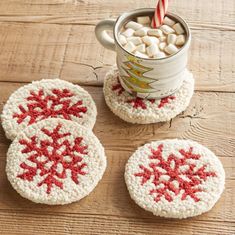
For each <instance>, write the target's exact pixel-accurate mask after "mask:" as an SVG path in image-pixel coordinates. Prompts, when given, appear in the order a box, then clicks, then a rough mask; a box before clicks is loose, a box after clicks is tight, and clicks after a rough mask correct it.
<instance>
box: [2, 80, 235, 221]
mask: <svg viewBox="0 0 235 235" xmlns="http://www.w3.org/2000/svg"><path fill="white" fill-rule="evenodd" d="M20 85H21V84H18V83H14V84H13V83H1V87H2V94H1V97H0V104H1V106H0V110H1V109H2V105H3V103H5V101H6V99H7V97H8V96H9V95H10V93H11V92H12V91H13V90H15V89H16V88H17V87H19V86H20ZM85 88H86V89H87V90H88V91H89V92H90V93H91V95H92V96H93V97H94V99H95V102H96V104H97V108H98V113H99V114H98V119H97V123H96V126H95V129H94V132H95V134H96V135H97V136H98V137H99V139H100V140H101V142H102V143H103V144H104V147H105V149H106V155H107V157H108V168H107V171H106V173H105V176H104V178H103V180H102V181H101V183H100V184H99V185H98V186H97V188H96V190H95V191H94V192H92V193H91V195H89V196H88V197H86V198H84V199H83V200H81V201H80V202H79V203H73V204H71V205H67V206H55V207H50V206H45V205H37V204H34V203H32V202H29V201H28V200H26V199H23V198H21V197H20V196H19V195H18V194H17V193H16V192H15V191H14V190H13V189H12V187H11V186H10V184H9V183H8V182H7V179H6V175H5V172H4V169H5V157H6V151H7V148H8V145H9V141H6V139H5V137H4V133H3V131H2V130H1V131H0V143H1V144H0V188H2V189H4V190H2V191H0V208H1V209H12V210H14V211H18V210H24V211H28V212H32V211H38V212H39V211H40V212H55V213H56V212H60V213H63V212H66V213H68V212H72V213H77V212H78V211H79V213H85V214H105V215H107V214H108V215H115V216H127V217H138V216H139V217H141V218H152V215H151V214H150V213H147V212H145V211H144V210H142V209H141V208H139V207H138V206H137V205H136V204H135V203H134V202H132V200H131V199H130V197H129V195H128V192H127V189H126V186H125V183H124V178H123V173H124V166H125V163H126V161H127V159H128V158H129V156H130V155H131V154H132V152H133V151H134V150H135V149H136V148H137V147H138V146H141V145H143V144H145V143H146V142H149V141H150V140H158V139H166V138H191V139H193V140H196V141H199V142H200V143H202V144H204V145H205V146H208V147H209V148H210V149H211V150H212V151H214V152H215V153H216V154H217V155H218V156H219V157H220V159H221V161H222V162H223V164H224V167H225V171H226V190H225V192H224V194H223V196H222V198H221V199H220V201H219V202H218V203H217V204H216V206H215V207H214V208H213V209H212V210H211V211H210V212H209V213H207V214H204V215H202V216H200V217H198V218H200V220H206V221H209V220H216V221H228V222H232V221H234V220H235V214H234V212H233V208H232V207H231V205H233V204H234V203H235V194H234V193H233V190H234V187H235V181H234V179H235V175H234V170H235V169H234V168H235V160H234V158H232V156H233V153H234V151H235V142H234V138H233V133H234V131H235V130H234V128H235V113H234V112H233V111H231V110H235V109H234V105H235V94H233V93H231V94H230V93H210V92H196V94H195V95H194V97H193V100H192V102H191V105H190V107H189V108H188V110H187V111H186V112H185V113H183V114H181V115H180V116H179V117H177V118H175V119H174V120H172V122H171V123H169V122H167V123H161V124H152V125H132V124H128V123H125V122H123V121H121V120H120V119H119V118H117V117H115V116H114V115H113V114H112V113H111V112H110V110H109V109H108V108H107V106H106V105H105V102H104V99H103V94H102V88H101V87H85ZM225 114H226V115H225ZM16 202H17V203H16Z"/></svg>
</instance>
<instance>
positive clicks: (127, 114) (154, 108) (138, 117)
mask: <svg viewBox="0 0 235 235" xmlns="http://www.w3.org/2000/svg"><path fill="white" fill-rule="evenodd" d="M118 76H119V74H118V71H117V69H116V68H113V69H112V70H111V71H110V72H109V73H108V74H107V75H106V78H105V80H104V89H103V92H104V97H105V101H106V103H107V105H108V107H109V108H110V109H111V111H112V112H113V113H114V114H115V115H117V116H118V117H120V118H121V119H123V120H124V121H126V122H130V123H138V124H149V123H156V122H165V121H169V120H170V119H171V118H174V117H175V116H177V115H178V114H180V113H181V112H182V111H184V110H185V109H186V108H187V106H188V105H189V102H190V100H191V98H192V95H193V92H194V79H193V75H192V74H191V73H190V72H189V71H187V70H186V71H185V74H184V81H183V84H182V86H181V88H180V89H179V90H178V91H176V92H175V93H174V94H172V95H170V96H168V97H165V98H162V99H160V100H157V99H148V98H147V97H146V98H139V97H134V96H133V95H131V94H130V93H128V92H127V91H125V90H124V89H123V87H122V85H121V83H120V80H119V77H118Z"/></svg>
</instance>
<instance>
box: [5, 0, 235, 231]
mask: <svg viewBox="0 0 235 235" xmlns="http://www.w3.org/2000/svg"><path fill="white" fill-rule="evenodd" d="M155 3H156V0H129V1H126V0H113V1H109V0H86V1H84V0H50V1H48V0H9V1H7V3H6V1H0V71H1V73H0V112H1V110H2V107H3V105H4V103H5V102H6V101H7V99H8V97H9V96H10V94H11V93H12V92H13V91H14V90H16V89H17V88H19V87H20V86H22V85H24V84H26V82H31V81H32V80H39V79H42V78H56V77H60V78H62V79H65V80H69V81H72V82H74V83H78V84H83V85H89V86H85V87H84V88H85V89H87V90H88V91H89V92H90V93H91V95H92V97H93V98H94V100H95V102H96V105H97V108H98V117H97V122H96V125H95V128H94V132H95V134H96V135H97V136H98V138H99V139H100V141H101V142H102V144H103V145H104V147H105V151H106V155H107V159H108V167H107V170H106V172H105V175H104V177H103V179H102V181H101V182H100V183H99V184H98V186H97V187H96V189H95V190H94V191H93V192H92V193H91V194H90V195H89V196H88V197H86V198H84V199H82V200H81V201H79V202H77V203H72V204H70V205H66V206H46V205H40V204H35V203H32V202H30V201H28V200H26V199H24V198H22V197H20V196H19V195H18V194H17V193H16V192H15V191H14V190H13V188H12V187H11V185H10V183H9V182H8V181H7V178H6V174H5V164H6V152H7V149H8V147H9V144H10V141H9V140H7V139H6V138H5V135H4V132H3V130H2V127H0V189H1V190H0V234H6V235H11V234H24V235H25V234H53V235H54V234H56V235H57V234H89V235H90V234H121V235H123V234H133V235H134V234H137V235H140V234H160V235H171V234H172V235H173V234H182V235H199V234H203V235H204V234H205V235H207V234H208V235H209V234H210V235H211V234H213V235H214V234H215V235H218V234H219V235H220V234H223V235H227V234H228V235H233V234H235V213H234V209H233V205H234V204H235V173H234V172H235V158H234V152H235V135H234V133H235V44H234V41H235V14H234V12H235V2H234V1H231V0H224V1H221V0H214V1H212V0H211V1H203V0H191V1H187V0H177V1H171V3H170V9H169V11H172V12H175V13H177V14H179V15H181V16H182V17H183V18H185V19H186V20H187V21H188V23H189V25H190V28H191V29H192V36H193V40H192V45H191V49H190V56H189V66H188V67H189V69H190V70H191V71H192V72H193V74H194V76H195V79H196V92H195V94H194V96H193V99H192V101H191V103H190V106H189V107H188V109H187V110H186V111H185V112H183V113H182V114H180V115H179V116H178V117H176V118H174V119H173V120H171V121H170V122H166V123H158V124H151V125H133V124H129V123H125V122H124V121H122V120H120V119H119V118H118V117H116V116H115V115H114V114H112V113H111V112H110V110H109V109H108V107H107V106H106V104H105V102H104V98H103V94H102V87H101V86H102V83H103V79H104V75H105V73H106V72H107V71H108V70H109V69H110V67H111V66H113V64H114V63H115V53H114V52H112V51H108V50H105V49H104V48H103V47H102V46H101V45H100V44H99V43H98V42H97V41H96V39H95V35H94V27H95V25H96V23H97V22H98V21H100V20H102V19H105V18H116V17H117V16H118V15H120V14H121V13H122V12H125V11H127V10H132V9H134V8H140V7H154V6H155ZM166 138H185V139H188V138H189V139H193V140H195V141H198V142H199V143H201V144H203V145H205V146H207V147H209V148H210V149H211V150H212V151H213V152H215V154H216V155H217V156H218V157H219V158H220V160H221V161H222V163H223V166H224V168H225V172H226V188H225V191H224V193H223V194H222V197H221V199H220V200H219V201H218V203H217V204H216V205H215V206H214V208H213V209H212V210H211V211H210V212H208V213H205V214H203V215H201V216H197V217H195V218H190V219H186V220H168V219H163V218H159V217H154V216H153V215H152V214H151V213H148V212H145V211H144V210H142V209H141V208H140V207H138V206H137V205H136V204H135V203H134V202H133V201H132V200H131V199H130V197H129V194H128V192H127V189H126V186H125V182H124V177H123V174H124V166H125V164H126V161H127V159H128V158H129V156H130V155H131V154H132V153H133V152H134V151H135V149H136V148H137V147H139V146H141V145H143V144H145V143H147V142H149V141H151V140H159V139H166Z"/></svg>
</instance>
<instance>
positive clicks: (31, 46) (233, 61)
mask: <svg viewBox="0 0 235 235" xmlns="http://www.w3.org/2000/svg"><path fill="white" fill-rule="evenodd" d="M198 29H200V30H198ZM192 32H193V41H192V47H191V51H190V52H191V55H190V61H189V68H190V70H191V71H192V72H193V74H194V75H195V78H196V89H197V90H200V91H226V92H233V91H235V85H234V81H235V54H234V51H235V44H234V43H233V42H234V40H235V31H234V32H233V31H220V30H214V29H207V30H206V29H203V30H202V28H198V26H197V27H194V29H193V31H192ZM0 50H1V54H0V70H1V74H0V81H12V82H25V81H32V80H39V79H42V78H55V77H61V78H62V79H65V80H69V81H73V82H76V83H80V84H89V85H102V83H103V79H104V75H105V73H106V72H107V71H108V70H109V69H110V68H111V66H113V65H114V64H115V53H114V52H112V51H109V50H106V49H104V48H103V47H102V46H101V45H100V44H99V43H98V42H97V41H96V39H95V35H94V26H87V25H79V26H76V25H73V26H69V25H56V24H38V23H36V24H33V23H27V24H24V23H11V24H9V23H2V24H0Z"/></svg>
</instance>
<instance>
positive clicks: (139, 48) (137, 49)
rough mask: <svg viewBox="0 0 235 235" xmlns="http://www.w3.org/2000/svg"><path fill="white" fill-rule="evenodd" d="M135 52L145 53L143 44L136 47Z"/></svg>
mask: <svg viewBox="0 0 235 235" xmlns="http://www.w3.org/2000/svg"><path fill="white" fill-rule="evenodd" d="M136 51H139V52H141V53H145V52H146V47H145V44H140V45H139V46H137V47H136Z"/></svg>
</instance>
